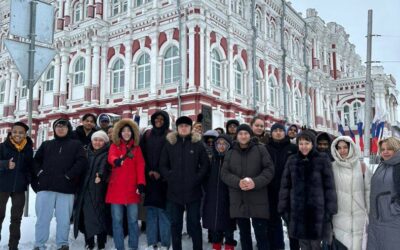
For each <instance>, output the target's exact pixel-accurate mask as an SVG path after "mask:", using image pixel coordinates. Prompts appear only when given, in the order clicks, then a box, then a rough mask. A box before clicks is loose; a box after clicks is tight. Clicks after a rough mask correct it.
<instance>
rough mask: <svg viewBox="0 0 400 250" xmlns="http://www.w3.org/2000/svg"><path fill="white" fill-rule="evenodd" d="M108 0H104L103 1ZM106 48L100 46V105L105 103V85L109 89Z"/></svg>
mask: <svg viewBox="0 0 400 250" xmlns="http://www.w3.org/2000/svg"><path fill="white" fill-rule="evenodd" d="M106 2H108V1H105V3H106ZM107 50H108V47H107V46H106V45H104V46H102V47H101V72H102V73H101V81H100V82H101V85H100V105H105V104H106V100H107V97H106V95H107V94H108V91H107V89H106V88H107V86H108V88H109V89H110V88H111V86H110V82H109V81H108V77H107V74H108V71H107Z"/></svg>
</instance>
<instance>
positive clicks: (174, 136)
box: [167, 132, 201, 145]
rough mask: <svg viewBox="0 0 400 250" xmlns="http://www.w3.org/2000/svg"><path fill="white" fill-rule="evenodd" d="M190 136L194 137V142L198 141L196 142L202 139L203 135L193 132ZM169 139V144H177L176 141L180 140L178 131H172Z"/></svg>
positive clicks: (168, 136)
mask: <svg viewBox="0 0 400 250" xmlns="http://www.w3.org/2000/svg"><path fill="white" fill-rule="evenodd" d="M190 137H191V139H192V143H196V142H199V141H201V135H200V134H198V133H191V135H190ZM167 141H168V142H169V144H171V145H175V144H176V142H177V141H178V132H170V133H168V135H167Z"/></svg>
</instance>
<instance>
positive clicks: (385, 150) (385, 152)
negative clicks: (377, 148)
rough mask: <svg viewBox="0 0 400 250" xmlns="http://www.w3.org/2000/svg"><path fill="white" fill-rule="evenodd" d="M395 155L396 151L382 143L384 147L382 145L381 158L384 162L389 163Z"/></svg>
mask: <svg viewBox="0 0 400 250" xmlns="http://www.w3.org/2000/svg"><path fill="white" fill-rule="evenodd" d="M394 153H395V152H394V150H393V149H390V148H389V147H388V145H387V143H386V142H384V143H382V145H381V157H382V158H383V160H384V161H387V160H389V159H390V158H392V157H393V155H394Z"/></svg>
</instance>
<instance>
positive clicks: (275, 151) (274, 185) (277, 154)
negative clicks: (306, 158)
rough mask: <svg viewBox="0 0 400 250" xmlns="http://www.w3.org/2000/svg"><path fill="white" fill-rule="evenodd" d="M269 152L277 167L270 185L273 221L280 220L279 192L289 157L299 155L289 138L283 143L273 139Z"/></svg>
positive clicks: (269, 194)
mask: <svg viewBox="0 0 400 250" xmlns="http://www.w3.org/2000/svg"><path fill="white" fill-rule="evenodd" d="M266 147H267V150H268V153H269V155H270V156H271V159H272V162H273V163H274V167H275V175H274V178H273V179H272V181H271V183H270V184H268V198H269V208H270V209H269V210H270V213H271V216H270V217H271V219H272V220H280V219H281V218H280V216H279V213H278V201H279V190H280V188H281V179H282V173H283V170H284V169H285V165H286V161H287V159H288V158H289V156H291V155H293V154H296V153H297V146H296V145H293V144H292V143H291V142H290V140H289V137H285V139H283V140H282V141H279V142H278V141H274V140H273V139H271V140H270V141H269V142H268V143H267V145H266Z"/></svg>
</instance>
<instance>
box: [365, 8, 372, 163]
mask: <svg viewBox="0 0 400 250" xmlns="http://www.w3.org/2000/svg"><path fill="white" fill-rule="evenodd" d="M371 57H372V10H368V34H367V61H366V64H367V72H366V73H367V74H366V84H365V132H364V136H365V140H364V157H368V158H369V163H372V159H371V155H370V145H371V142H370V139H371V130H370V128H371V127H370V126H371V113H372V80H371V63H372V61H371V60H372V59H371Z"/></svg>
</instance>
